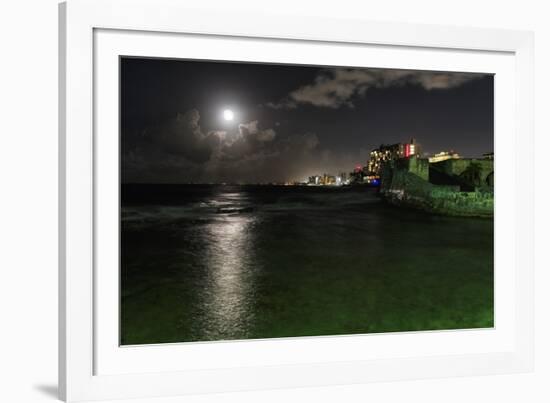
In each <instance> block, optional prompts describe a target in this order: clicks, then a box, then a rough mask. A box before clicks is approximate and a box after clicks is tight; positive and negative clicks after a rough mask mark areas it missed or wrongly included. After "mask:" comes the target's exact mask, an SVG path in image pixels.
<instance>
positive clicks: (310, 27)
mask: <svg viewBox="0 0 550 403" xmlns="http://www.w3.org/2000/svg"><path fill="white" fill-rule="evenodd" d="M283 27H284V28H283ZM59 39H60V63H59V66H60V68H59V74H60V97H59V98H60V108H59V111H60V115H59V123H60V141H59V173H60V176H59V184H60V186H59V192H60V194H59V200H60V223H59V229H60V231H59V234H60V242H59V244H60V250H59V256H60V270H59V301H60V302H59V351H60V353H59V354H60V356H59V390H60V395H61V396H60V397H61V398H62V399H64V400H66V401H77V400H96V399H113V398H132V397H149V396H169V395H180V394H195V393H212V392H222V391H236V390H254V389H264V388H285V387H295V386H319V385H335V384H349V383H363V382H371V381H389V380H405V379H417V378H429V377H441V376H461V375H481V374H491V373H512V372H526V371H530V370H532V368H533V361H534V352H533V351H534V350H533V311H534V307H533V296H532V295H533V286H534V279H533V219H534V217H533V210H532V209H531V208H529V206H532V203H533V202H532V201H533V190H534V185H533V174H534V171H533V166H532V156H533V35H532V33H529V32H518V31H506V30H493V29H491V30H489V29H478V28H458V27H443V26H426V25H413V24H396V23H380V22H367V21H364V20H361V19H356V20H337V19H334V20H332V19H331V20H326V19H323V18H316V17H308V16H299V15H269V14H262V15H259V14H253V15H252V14H251V15H246V14H242V13H234V14H232V15H228V14H227V12H224V14H223V15H221V14H215V13H205V12H204V11H199V10H193V9H191V8H189V7H188V6H186V5H185V4H184V2H175V1H170V0H157V1H154V0H134V1H129V0H110V1H109V0H70V1H68V2H67V3H63V4H61V5H60V35H59ZM181 41H186V42H185V45H186V46H187V48H185V47H182V46H179V44H181V43H183V42H181ZM220 43H222V45H223V46H220ZM216 44H217V45H216ZM240 44H242V46H241V45H240ZM268 44H270V45H269V46H275V50H274V52H272V54H273V55H272V56H269V57H268V56H261V54H260V53H254V54H253V55H251V53H250V49H251V47H254V46H256V47H257V48H260V47H265V46H267V45H268ZM227 45H231V46H227ZM312 47H313V48H316V49H317V50H311V52H310V51H309V49H310V48H312ZM176 49H177V52H176ZM224 49H225V50H224ZM323 49H324V50H326V49H330V50H331V53H337V54H338V55H339V56H340V57H341V58H342V59H340V60H347V63H348V64H350V65H352V64H358V65H360V64H362V63H365V62H364V61H362V60H361V59H360V58H357V57H358V56H357V54H358V53H357V52H350V49H352V50H356V49H363V50H364V52H365V53H368V52H367V50H368V51H369V52H378V53H375V54H376V55H377V57H378V59H377V60H378V63H379V65H377V66H376V67H383V66H382V65H384V66H387V67H400V66H399V65H396V64H395V63H397V62H396V61H392V54H394V53H396V52H406V53H407V54H410V55H412V58H411V57H408V59H410V60H409V61H408V62H407V63H410V64H408V65H407V66H408V67H415V66H416V67H417V68H420V67H425V68H435V67H438V68H439V69H442V70H445V69H448V70H453V69H454V70H460V71H469V70H471V71H482V70H483V71H486V72H493V73H494V72H497V71H498V72H499V73H498V74H497V76H496V77H503V78H502V80H500V83H501V84H499V86H497V87H496V88H497V89H496V92H497V93H496V98H495V99H496V100H495V102H496V105H497V107H496V108H495V110H496V111H495V114H496V117H495V146H496V148H497V155H498V156H499V159H500V161H506V163H499V162H498V160H497V162H496V164H497V165H498V170H499V175H497V179H496V180H497V183H496V185H495V189H496V190H495V192H496V194H497V196H496V198H497V200H498V201H497V203H496V212H495V226H496V230H495V233H496V234H497V235H496V236H497V237H501V238H500V240H498V238H497V241H498V242H497V243H496V245H495V267H496V268H497V267H498V268H499V269H498V270H499V271H497V272H496V276H495V277H496V280H495V287H496V289H495V304H496V306H495V312H496V313H495V315H496V321H495V322H496V325H495V329H490V330H488V331H486V330H480V331H447V332H418V333H408V334H403V335H402V334H381V335H367V336H354V337H348V336H340V337H317V338H295V339H282V340H273V341H244V342H226V343H203V344H201V345H199V346H197V345H195V346H191V347H190V346H188V345H185V343H183V344H179V345H171V346H146V347H141V348H139V349H136V350H135V351H132V350H131V349H126V348H120V347H119V346H118V345H115V344H114V343H113V340H114V339H113V337H112V334H113V329H112V327H113V318H115V319H116V318H117V314H118V306H112V302H113V298H112V297H113V295H116V294H113V292H116V289H117V287H118V285H117V284H114V283H113V277H112V275H113V272H112V270H111V271H109V270H105V269H104V268H105V267H108V266H107V265H106V264H105V265H104V264H103V260H102V259H104V257H103V256H105V254H104V253H103V251H104V250H105V248H103V247H102V246H101V245H102V242H103V243H106V240H107V239H108V235H105V234H108V231H107V232H103V231H104V228H105V227H106V225H105V224H103V223H104V222H107V221H106V220H107V218H106V217H107V216H108V213H104V211H106V210H105V209H104V208H103V207H102V205H103V204H102V203H106V202H107V203H108V202H109V200H111V199H112V200H115V201H116V200H117V199H116V197H117V194H116V191H113V188H112V186H116V185H117V183H118V182H116V181H115V182H111V185H110V186H111V190H110V191H109V190H108V186H107V187H104V186H105V185H104V184H105V183H107V182H108V181H105V180H103V179H102V178H106V177H107V176H108V173H109V170H110V169H111V168H112V162H113V161H115V160H114V159H113V158H115V159H116V154H117V153H116V152H114V151H116V148H113V147H109V145H108V143H105V142H104V141H98V137H97V131H98V128H101V132H102V133H103V132H104V131H103V130H106V131H108V130H111V129H110V128H112V126H113V125H112V122H113V121H116V119H117V113H118V109H116V106H117V104H118V99H117V98H116V96H115V97H114V98H113V94H114V95H116V93H114V92H113V89H115V90H116V89H117V88H118V87H117V82H116V78H117V74H118V71H114V72H113V70H112V68H113V60H115V58H116V57H118V55H120V54H128V52H129V51H130V52H132V54H140V55H143V56H155V57H162V56H166V57H182V56H184V55H186V54H187V55H189V54H190V53H191V51H193V56H194V57H196V58H199V59H200V58H209V57H210V58H212V57H213V58H216V59H220V60H231V59H235V60H243V61H244V60H246V61H278V62H292V61H294V62H295V61H296V60H294V59H293V58H296V57H298V56H297V55H298V54H300V55H302V56H300V57H307V59H303V61H304V62H310V63H313V62H316V63H317V64H323V63H330V60H329V59H327V57H328V56H327V55H326V54H327V53H328V52H326V51H325V52H323V51H322V50H323ZM201 52H204V53H201ZM224 52H225V53H224ZM239 52H240V53H239ZM308 52H309V53H308ZM434 52H435V53H437V57H434V55H433V53H434ZM351 53H353V54H354V55H355V56H353V58H352V56H350V54H351ZM361 54H362V53H361ZM304 55H306V56H304ZM415 55H416V56H415ZM348 56H349V58H348ZM399 56H400V59H401V60H403V55H402V54H401V53H400V54H399ZM394 57H395V56H394ZM415 57H417V59H418V60H416V61H415V60H414V59H415ZM435 59H438V60H437V61H436V60H435ZM327 60H328V62H327ZM501 62H502V63H501ZM334 63H335V64H342V63H341V62H340V63H336V62H334ZM401 63H405V62H401ZM343 65H346V63H343ZM487 66H489V67H487ZM480 69H481V70H480ZM485 69H489V70H485ZM497 95H498V96H499V97H500V98H498V97H497ZM499 99H500V100H501V101H499ZM497 102H498V103H497ZM115 109H116V110H115ZM110 115H112V116H111V117H110V118H109V116H110ZM109 119H110V120H109ZM109 122H110V123H109ZM106 144H107V145H106ZM516 150H521V152H519V151H516ZM109 164H111V165H109ZM520 167H521V176H519V175H520ZM501 173H502V174H501ZM111 176H113V177H114V176H116V175H111ZM499 177H500V178H502V179H499ZM519 180H521V192H517V191H515V189H517V187H516V186H513V185H514V184H515V183H519ZM499 181H500V184H499ZM510 183H511V184H512V185H507V184H510ZM105 189H107V190H105ZM107 225H108V224H107ZM104 235H105V236H104ZM98 245H99V246H100V247H99V249H98ZM98 250H99V252H100V253H98ZM102 270H103V271H102ZM109 276H111V277H109ZM116 277H117V274H115V276H114V281H116ZM109 289H110V291H109ZM113 290H115V291H113ZM498 315H500V316H498ZM109 318H111V319H110V321H109ZM114 326H115V327H116V324H115V325H114ZM392 345H394V346H396V345H398V346H399V348H397V347H395V348H393V350H394V351H393V352H391V351H390V350H392ZM426 346H429V348H427V347H426ZM453 346H458V347H456V348H455V347H453ZM137 350H139V351H137ZM320 352H322V353H320ZM174 354H176V355H180V357H178V358H185V357H188V358H189V359H188V360H185V362H187V363H188V365H187V366H185V365H180V364H177V365H175V364H174V362H182V360H181V359H178V360H173V359H171V357H175V356H174ZM192 357H195V358H192Z"/></svg>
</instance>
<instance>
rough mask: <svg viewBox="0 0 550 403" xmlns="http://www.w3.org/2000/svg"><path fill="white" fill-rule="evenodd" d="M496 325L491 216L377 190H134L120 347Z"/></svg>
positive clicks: (124, 228)
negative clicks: (416, 205) (457, 212)
mask: <svg viewBox="0 0 550 403" xmlns="http://www.w3.org/2000/svg"><path fill="white" fill-rule="evenodd" d="M492 326H493V220H492V219H476V218H457V217H442V216H436V215H430V214H427V213H423V212H419V211H415V210H407V209H402V208H397V207H392V206H389V205H387V204H385V203H384V202H383V201H381V200H380V198H379V197H378V195H377V192H376V189H374V188H347V187H340V188H336V187H334V188H330V187H306V186H238V185H124V186H123V188H122V208H121V344H144V343H164V342H189V341H206V340H233V339H257V338H271V337H293V336H318V335H337V334H358V333H372V332H395V331H415V330H439V329H457V328H461V329H464V328H481V327H492Z"/></svg>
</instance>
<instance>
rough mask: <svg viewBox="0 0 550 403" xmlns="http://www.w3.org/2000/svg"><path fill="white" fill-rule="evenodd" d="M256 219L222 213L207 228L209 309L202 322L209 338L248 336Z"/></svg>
mask: <svg viewBox="0 0 550 403" xmlns="http://www.w3.org/2000/svg"><path fill="white" fill-rule="evenodd" d="M239 196H241V195H236V196H234V198H239ZM253 221H254V218H253V217H250V216H243V215H222V216H221V217H219V218H218V219H216V220H215V221H214V222H212V223H210V224H208V225H207V227H206V231H205V235H204V237H205V241H206V242H205V244H206V245H207V249H206V251H205V268H206V270H207V276H206V281H205V288H204V291H203V300H202V302H201V303H202V304H203V305H204V307H203V309H204V312H206V315H205V317H204V322H203V323H202V324H201V329H202V332H204V336H205V338H206V339H211V338H216V336H218V335H220V334H223V335H226V336H227V337H229V338H231V337H246V332H247V327H248V324H249V323H250V320H251V315H252V312H251V309H250V304H251V298H252V294H253V290H252V281H251V277H252V275H253V273H252V256H251V255H252V253H251V251H252V250H253V249H254V248H253V245H252V243H253V239H252V237H251V236H250V227H251V226H252V224H253Z"/></svg>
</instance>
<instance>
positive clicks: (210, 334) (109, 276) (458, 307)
mask: <svg viewBox="0 0 550 403" xmlns="http://www.w3.org/2000/svg"><path fill="white" fill-rule="evenodd" d="M60 17H61V18H60V21H61V23H60V78H61V80H60V82H61V88H60V211H61V214H60V392H61V395H62V398H63V399H65V400H67V401H73V400H91V399H105V398H130V397H147V396H167V395H175V394H193V393H210V392H221V391H232V390H253V389H262V388H274V387H293V386H316V385H333V384H345V383H358V382H371V381H377V380H385V381H387V380H403V379H413V378H426V377H435V376H458V375H469V374H470V375H475V374H489V373H506V372H520V371H529V370H530V369H531V368H532V365H533V342H532V334H533V319H532V315H533V306H532V305H533V299H532V287H533V263H532V256H533V253H532V223H533V211H532V209H529V208H528V206H530V205H531V203H532V192H533V182H532V177H533V176H532V173H533V169H532V165H531V159H532V153H533V129H532V91H533V82H532V35H531V34H530V33H528V32H512V31H500V30H486V29H474V28H457V27H440V26H419V25H408V24H394V23H371V22H365V21H362V20H359V19H358V20H345V21H340V20H331V21H326V20H324V19H320V18H313V17H303V16H293V15H286V16H270V15H253V16H252V15H242V14H241V15H238V14H237V13H235V15H231V16H227V15H223V16H222V15H217V14H216V13H214V14H211V13H205V12H202V11H198V10H192V9H188V8H186V7H185V6H184V5H183V4H178V3H176V2H173V1H168V0H166V1H164V0H161V1H154V2H153V1H146V0H141V1H131V2H130V1H101V0H100V1H87V0H71V1H69V2H67V3H64V4H62V5H61V6H60ZM228 17H230V18H228ZM283 22H284V24H283ZM283 25H284V26H285V30H284V32H281V29H280V27H281V26H283ZM518 189H521V191H518Z"/></svg>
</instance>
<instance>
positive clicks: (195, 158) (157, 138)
mask: <svg viewBox="0 0 550 403" xmlns="http://www.w3.org/2000/svg"><path fill="white" fill-rule="evenodd" d="M136 137H137V140H136V141H134V142H132V143H131V145H130V144H129V143H128V144H127V145H124V144H123V158H122V175H123V182H125V183H137V182H140V183H210V182H231V183H234V182H237V183H260V182H264V181H281V180H285V179H287V178H302V177H304V176H305V175H307V174H308V172H304V171H303V169H304V167H305V166H309V165H312V164H315V162H316V160H317V157H316V154H318V153H317V152H316V150H317V148H318V146H319V139H318V137H317V135H316V134H314V133H302V134H294V135H292V136H287V137H283V138H280V137H279V136H278V135H277V132H276V131H275V130H274V129H273V128H262V127H261V126H260V124H259V122H258V121H257V120H254V121H251V122H247V123H241V124H240V125H238V127H237V129H236V131H234V132H229V131H210V132H205V131H203V129H202V128H201V126H200V114H199V111H197V110H196V109H191V110H189V111H187V112H185V113H180V114H178V115H177V116H176V117H175V118H174V119H172V120H171V121H169V122H167V123H165V124H163V125H159V126H157V127H151V128H147V129H145V130H143V132H142V133H140V134H139V135H138V136H136ZM123 138H124V136H123Z"/></svg>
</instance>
